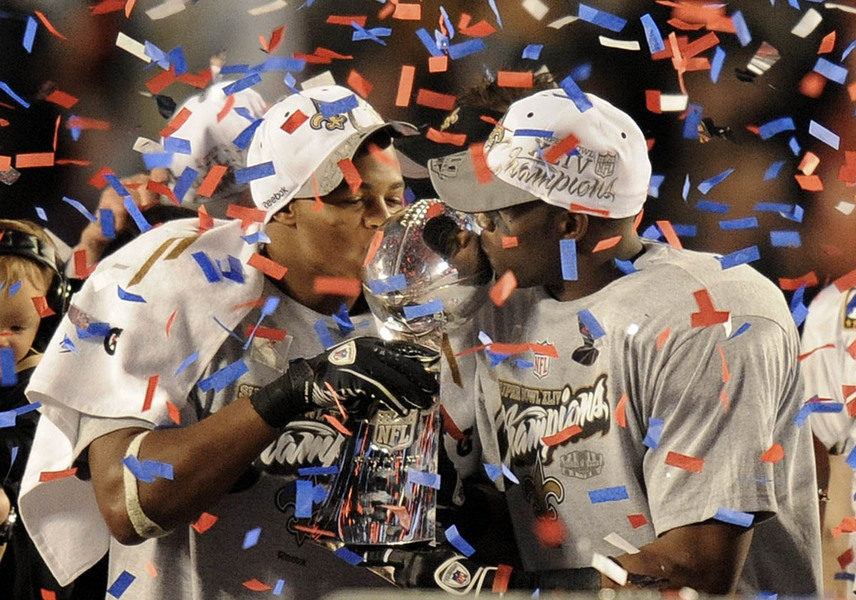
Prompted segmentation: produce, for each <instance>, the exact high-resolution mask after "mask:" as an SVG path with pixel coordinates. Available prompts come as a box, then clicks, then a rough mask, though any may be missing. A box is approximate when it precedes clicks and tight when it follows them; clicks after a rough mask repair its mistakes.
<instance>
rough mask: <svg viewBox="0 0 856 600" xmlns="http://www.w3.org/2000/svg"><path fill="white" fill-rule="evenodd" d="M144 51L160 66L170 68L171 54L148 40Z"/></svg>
mask: <svg viewBox="0 0 856 600" xmlns="http://www.w3.org/2000/svg"><path fill="white" fill-rule="evenodd" d="M143 46H144V48H143V53H144V54H145V55H146V56H148V57H149V58H151V59H152V61H154V62H155V63H156V64H157V65H158V66H159V67H161V68H162V69H164V70H166V69H169V55H168V54H167V53H166V52H164V51H163V50H161V49H160V48H158V47H157V46H155V45H154V44H152V43H151V42H150V41H148V40H146V42H145V44H144V45H143Z"/></svg>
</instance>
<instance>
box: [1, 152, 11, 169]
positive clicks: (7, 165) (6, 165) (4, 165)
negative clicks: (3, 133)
mask: <svg viewBox="0 0 856 600" xmlns="http://www.w3.org/2000/svg"><path fill="white" fill-rule="evenodd" d="M11 168H12V157H11V156H0V171H8V170H9V169H11Z"/></svg>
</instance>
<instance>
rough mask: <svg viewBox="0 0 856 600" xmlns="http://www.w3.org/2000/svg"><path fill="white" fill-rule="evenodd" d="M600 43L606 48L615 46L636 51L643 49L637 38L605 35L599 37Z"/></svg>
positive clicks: (618, 48) (619, 48)
mask: <svg viewBox="0 0 856 600" xmlns="http://www.w3.org/2000/svg"><path fill="white" fill-rule="evenodd" d="M597 39H598V41H599V42H600V45H601V46H603V47H604V48H615V49H617V50H628V51H631V52H635V51H638V50H641V49H642V46H641V45H640V44H639V42H637V41H636V40H616V39H613V38H608V37H606V36H603V35H599V36H598V37H597Z"/></svg>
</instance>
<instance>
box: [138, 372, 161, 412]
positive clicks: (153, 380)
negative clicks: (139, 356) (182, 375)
mask: <svg viewBox="0 0 856 600" xmlns="http://www.w3.org/2000/svg"><path fill="white" fill-rule="evenodd" d="M159 378H160V375H152V376H151V377H149V383H148V386H147V387H146V397H145V400H144V401H143V408H142V411H143V412H146V411H147V410H149V409H150V408H151V407H152V398H153V397H154V393H155V389H156V388H157V386H158V379H159Z"/></svg>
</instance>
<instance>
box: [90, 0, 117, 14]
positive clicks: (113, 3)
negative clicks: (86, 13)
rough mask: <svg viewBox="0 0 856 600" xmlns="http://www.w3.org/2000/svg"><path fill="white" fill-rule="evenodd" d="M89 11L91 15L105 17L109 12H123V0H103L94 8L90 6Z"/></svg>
mask: <svg viewBox="0 0 856 600" xmlns="http://www.w3.org/2000/svg"><path fill="white" fill-rule="evenodd" d="M89 10H90V11H91V12H92V14H93V15H106V14H107V13H111V12H119V11H120V10H125V0H104V1H103V2H101V3H99V4H96V5H95V6H90V7H89Z"/></svg>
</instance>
